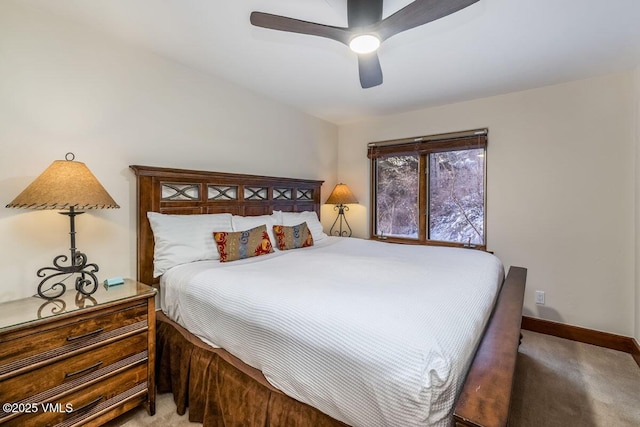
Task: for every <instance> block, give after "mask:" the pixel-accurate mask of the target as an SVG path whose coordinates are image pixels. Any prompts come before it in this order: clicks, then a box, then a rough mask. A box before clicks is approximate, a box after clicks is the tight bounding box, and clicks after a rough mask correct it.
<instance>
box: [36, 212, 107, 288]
mask: <svg viewBox="0 0 640 427" xmlns="http://www.w3.org/2000/svg"><path fill="white" fill-rule="evenodd" d="M82 213H84V212H76V210H75V209H74V207H73V206H70V207H69V212H60V214H62V215H66V216H68V217H69V236H70V240H71V242H70V243H71V249H70V251H71V256H70V257H67V256H66V255H58V256H57V257H55V258H54V259H53V267H43V268H41V269H40V270H38V272H37V273H36V274H37V275H38V277H44V279H42V280H41V281H40V284H39V285H38V295H39V296H40V297H41V298H44V299H49V300H51V299H55V298H58V297H59V296H60V295H62V294H64V293H65V291H66V290H67V287H66V286H65V284H64V283H62V282H64V281H65V280H67V279H68V278H69V277H71V276H73V275H74V274H79V275H80V276H79V277H76V284H75V288H76V290H77V291H78V292H80V293H81V294H83V295H86V296H89V295H91V294H92V293H94V292H95V291H96V290H97V289H98V278H97V277H96V275H95V273H97V272H98V270H99V269H98V265H97V264H88V263H87V256H86V255H85V254H83V253H82V252H80V251H78V250H77V249H76V223H75V218H76V216H77V215H80V214H82ZM67 260H69V261H70V262H71V265H69V266H64V265H61V263H63V262H66V261H67ZM45 271H50V272H52V273H51V274H49V275H47V274H46V273H45ZM65 275H66V276H67V277H65V278H64V279H62V280H60V281H57V282H54V283H53V285H51V286H50V287H49V288H47V289H44V290H43V285H44V284H45V283H47V282H49V280H51V279H53V278H55V277H58V276H65ZM48 291H53V292H49V293H48V294H45V292H48Z"/></svg>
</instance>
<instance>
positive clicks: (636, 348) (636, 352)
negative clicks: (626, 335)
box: [631, 340, 640, 366]
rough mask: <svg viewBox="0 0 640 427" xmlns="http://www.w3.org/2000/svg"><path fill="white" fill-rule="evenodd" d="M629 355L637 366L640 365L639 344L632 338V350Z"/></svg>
mask: <svg viewBox="0 0 640 427" xmlns="http://www.w3.org/2000/svg"><path fill="white" fill-rule="evenodd" d="M631 355H632V356H633V358H634V359H635V361H636V363H637V364H638V366H640V345H638V341H636V340H633V350H632V351H631Z"/></svg>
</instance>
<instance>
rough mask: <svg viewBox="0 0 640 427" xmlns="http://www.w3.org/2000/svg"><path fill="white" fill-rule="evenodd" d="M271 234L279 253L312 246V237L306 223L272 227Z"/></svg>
mask: <svg viewBox="0 0 640 427" xmlns="http://www.w3.org/2000/svg"><path fill="white" fill-rule="evenodd" d="M273 234H274V235H275V237H276V243H277V245H278V249H280V250H281V251H286V250H287V249H298V248H306V247H308V246H313V236H312V235H311V231H310V230H309V227H308V226H307V223H306V222H303V223H302V224H298V225H293V226H290V227H288V226H286V225H274V226H273Z"/></svg>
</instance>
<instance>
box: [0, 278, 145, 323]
mask: <svg viewBox="0 0 640 427" xmlns="http://www.w3.org/2000/svg"><path fill="white" fill-rule="evenodd" d="M69 288H70V289H69ZM155 293H156V290H155V289H154V288H152V287H151V286H147V285H145V284H143V283H140V282H137V281H135V280H131V279H125V281H124V284H122V285H116V286H111V287H106V286H104V285H103V284H99V285H98V289H97V290H96V292H94V293H93V294H91V295H89V296H85V295H83V294H81V293H80V292H77V291H76V290H75V289H73V287H72V286H71V287H67V291H66V292H65V293H64V294H62V295H61V296H59V297H58V298H55V299H52V300H46V299H43V298H40V297H38V296H34V297H29V298H23V299H19V300H15V301H8V302H4V303H0V332H2V331H3V330H5V329H10V328H13V327H15V326H19V325H22V324H25V323H30V322H37V321H39V320H42V319H49V318H51V317H54V316H60V315H63V314H67V313H72V312H75V311H78V310H82V309H86V308H90V307H92V306H98V305H105V304H109V303H112V302H116V301H120V300H123V299H131V298H135V297H141V298H144V297H147V298H150V297H151V296H152V295H155Z"/></svg>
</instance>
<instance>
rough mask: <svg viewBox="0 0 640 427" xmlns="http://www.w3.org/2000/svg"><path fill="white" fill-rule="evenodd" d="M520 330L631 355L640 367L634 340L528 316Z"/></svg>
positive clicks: (639, 357)
mask: <svg viewBox="0 0 640 427" xmlns="http://www.w3.org/2000/svg"><path fill="white" fill-rule="evenodd" d="M522 329H525V330H527V331H532V332H538V333H541V334H546V335H553V336H555V337H559V338H565V339H568V340H572V341H578V342H582V343H585V344H592V345H597V346H599V347H605V348H610V349H612V350H618V351H623V352H625V353H629V354H631V356H633V359H634V360H635V361H636V364H637V365H638V367H640V345H638V341H636V340H635V339H634V338H630V337H625V336H623V335H616V334H611V333H608V332H601V331H595V330H593V329H587V328H581V327H579V326H572V325H565V324H564V323H558V322H552V321H550V320H543V319H536V318H534V317H528V316H522Z"/></svg>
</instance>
